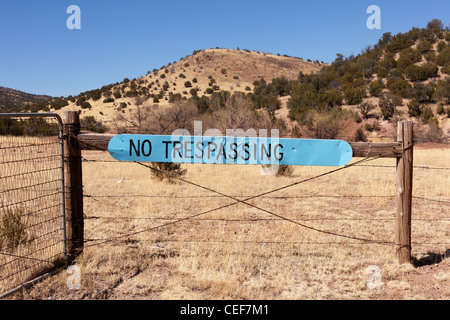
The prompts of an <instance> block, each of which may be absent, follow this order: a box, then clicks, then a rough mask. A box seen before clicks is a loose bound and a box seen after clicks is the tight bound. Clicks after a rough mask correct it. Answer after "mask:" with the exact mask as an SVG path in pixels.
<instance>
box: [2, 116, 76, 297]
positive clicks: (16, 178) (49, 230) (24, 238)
mask: <svg viewBox="0 0 450 320" xmlns="http://www.w3.org/2000/svg"><path fill="white" fill-rule="evenodd" d="M63 140H64V137H63V124H62V120H61V118H60V116H59V115H57V114H54V113H19V114H17V113H15V114H13V113H10V114H1V113H0V298H3V297H6V296H7V295H9V294H11V293H14V292H16V291H17V290H19V289H21V288H23V287H26V286H27V285H28V284H31V283H33V282H34V281H35V280H36V279H38V278H39V277H41V276H42V275H43V274H46V273H48V272H50V271H51V270H54V269H55V268H56V267H58V266H62V265H63V264H64V263H65V261H66V258H67V255H66V245H65V238H66V236H65V218H64V216H65V214H64V213H65V203H64V201H65V195H64V141H63Z"/></svg>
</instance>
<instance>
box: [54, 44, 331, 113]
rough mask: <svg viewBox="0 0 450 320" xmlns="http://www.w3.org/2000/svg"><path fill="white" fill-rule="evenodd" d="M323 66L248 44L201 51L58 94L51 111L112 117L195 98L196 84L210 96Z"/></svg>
mask: <svg viewBox="0 0 450 320" xmlns="http://www.w3.org/2000/svg"><path fill="white" fill-rule="evenodd" d="M322 66H323V64H321V63H319V62H312V61H304V60H302V59H300V58H297V57H290V56H286V55H284V56H282V55H274V54H270V53H263V52H256V51H250V50H246V49H241V50H234V49H205V50H196V51H195V52H194V53H193V54H192V55H189V56H186V57H184V58H182V59H180V60H179V61H175V62H173V63H168V64H167V65H165V66H162V67H161V68H160V69H154V70H153V71H149V72H147V74H146V75H143V76H142V77H139V78H136V79H127V78H125V79H123V81H121V82H120V83H119V82H118V83H115V84H110V85H106V86H103V87H102V88H99V89H94V90H90V91H87V92H82V93H80V94H79V95H78V96H75V97H67V99H64V101H61V99H56V100H54V101H53V102H52V104H51V105H50V110H51V111H55V112H59V113H61V112H62V111H64V110H79V111H81V115H82V116H95V117H96V119H98V120H101V121H103V122H109V121H111V120H112V119H114V117H115V115H117V113H118V112H121V111H122V110H124V108H123V106H126V108H127V109H126V112H127V113H128V112H130V110H133V109H134V108H136V106H137V105H141V104H142V105H147V106H148V105H158V106H161V107H164V106H169V105H170V103H171V101H173V99H174V98H175V99H189V98H191V97H192V93H191V91H192V89H195V90H196V91H197V94H198V95H199V96H202V95H205V96H210V95H211V93H212V92H219V91H221V90H225V91H229V92H231V93H233V92H236V91H240V92H244V93H250V92H252V90H253V88H254V84H253V83H254V82H255V81H258V80H261V79H262V78H264V79H265V80H266V81H267V82H270V81H271V80H272V79H274V78H277V77H282V76H283V77H285V78H287V79H289V80H295V79H297V78H298V75H299V73H300V72H303V73H304V74H310V73H313V72H318V71H319V70H320V69H321V68H322ZM66 101H67V102H68V104H66ZM83 103H84V104H83ZM121 106H122V107H121Z"/></svg>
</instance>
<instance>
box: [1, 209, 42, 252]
mask: <svg viewBox="0 0 450 320" xmlns="http://www.w3.org/2000/svg"><path fill="white" fill-rule="evenodd" d="M2 211H3V212H2V213H1V214H0V215H1V219H0V251H3V250H5V251H6V250H14V249H16V248H17V247H18V246H19V245H21V244H26V243H27V242H30V241H32V240H33V238H34V237H30V236H29V235H28V233H27V231H26V229H27V227H26V222H24V221H23V220H22V218H23V217H25V216H26V215H25V214H24V213H25V212H24V209H22V208H19V209H14V210H13V209H3V210H2Z"/></svg>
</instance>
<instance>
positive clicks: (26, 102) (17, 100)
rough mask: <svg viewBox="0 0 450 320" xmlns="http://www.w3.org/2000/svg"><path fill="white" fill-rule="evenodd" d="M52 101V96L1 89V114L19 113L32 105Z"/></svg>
mask: <svg viewBox="0 0 450 320" xmlns="http://www.w3.org/2000/svg"><path fill="white" fill-rule="evenodd" d="M51 99H53V98H52V97H50V96H45V95H36V94H31V93H26V92H22V91H19V90H14V89H10V88H5V87H0V112H19V111H22V110H24V109H26V108H28V107H30V106H31V105H34V104H41V103H44V102H47V101H50V100H51Z"/></svg>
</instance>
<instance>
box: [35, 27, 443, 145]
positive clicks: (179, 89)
mask: <svg viewBox="0 0 450 320" xmlns="http://www.w3.org/2000/svg"><path fill="white" fill-rule="evenodd" d="M449 75H450V31H449V29H448V27H447V28H444V27H443V24H442V22H441V21H440V20H436V19H435V20H432V21H430V22H429V23H428V25H427V27H426V28H412V29H411V30H410V31H408V32H406V33H399V34H396V35H392V34H391V33H389V32H387V33H385V34H383V36H382V37H381V39H380V40H379V41H378V43H377V44H375V45H373V46H368V47H367V48H365V49H364V50H362V52H361V53H360V54H358V55H356V56H355V55H352V56H349V57H344V56H343V55H341V54H337V57H336V59H335V61H334V62H332V63H331V64H330V65H327V64H321V63H319V62H318V61H316V62H311V61H304V60H302V59H300V58H296V57H289V56H281V55H273V54H269V53H261V52H254V51H249V50H245V49H244V50H239V49H237V50H231V49H208V50H196V51H194V53H193V54H192V55H189V56H186V57H184V58H182V59H180V60H179V61H176V62H173V63H168V64H167V65H165V66H163V67H161V68H160V69H154V70H153V71H151V72H147V74H146V75H144V76H142V77H139V78H136V79H132V80H130V79H127V78H125V79H124V80H123V81H122V82H120V83H115V84H110V85H107V86H104V87H102V88H100V89H95V90H91V91H87V92H83V93H80V94H79V95H78V96H76V97H71V96H70V97H67V98H58V99H54V100H52V101H51V102H50V103H49V104H47V105H46V106H44V107H42V105H41V106H36V108H37V109H43V110H51V111H56V112H62V111H63V110H78V111H79V112H80V113H81V116H82V117H86V116H90V118H91V120H90V121H91V122H92V121H94V122H95V121H97V122H102V123H105V124H107V125H108V126H109V125H111V124H114V125H115V126H116V128H115V129H119V126H118V125H117V121H116V120H117V119H119V120H123V121H122V124H121V126H131V129H136V126H137V125H136V123H137V122H139V130H143V127H142V124H143V123H142V122H144V120H145V122H146V125H147V129H146V130H150V129H149V128H150V127H152V128H153V129H152V130H153V131H151V132H159V129H162V128H163V127H164V128H165V130H166V131H167V130H168V129H167V128H168V127H166V125H169V124H168V123H166V124H165V125H163V124H162V123H161V122H162V120H163V119H168V118H170V117H171V116H172V120H171V122H172V123H176V124H177V125H179V126H180V125H183V126H186V125H187V123H189V122H193V120H194V119H196V120H198V119H200V120H203V121H206V122H207V123H209V125H210V126H211V127H212V128H218V126H224V125H225V124H227V125H230V126H231V125H232V126H237V125H238V123H239V124H240V125H242V126H245V127H248V128H250V127H252V126H253V127H252V128H256V127H259V126H260V127H268V126H271V127H277V128H281V129H283V130H282V131H283V134H284V135H285V136H294V137H313V138H329V139H335V138H345V139H346V140H349V141H350V140H362V141H364V140H367V139H369V140H371V141H377V140H380V139H385V138H387V139H389V140H392V139H393V138H395V135H396V132H395V129H396V128H395V127H396V123H397V121H398V120H412V121H414V122H415V123H416V134H417V138H418V139H417V140H425V141H427V140H428V141H442V140H445V139H448V138H449V137H450V121H449V120H448V119H449V115H450V106H449V105H450V77H449ZM180 103H182V104H190V105H189V106H183V107H181V108H180V107H179V106H178V105H179V104H180ZM138 107H139V108H138ZM174 108H175V109H176V108H178V110H174ZM244 109H246V110H247V111H245V110H244ZM163 110H166V111H167V110H172V111H170V112H171V116H170V112H169V111H167V112H169V113H164V112H166V111H163ZM181 113H183V117H181ZM144 116H145V117H144ZM94 118H95V120H93V119H94ZM144 118H146V119H144ZM181 118H183V121H181V120H180V119H181ZM231 118H233V119H232V120H230V119H231ZM244 119H247V121H244ZM152 121H153V123H151V122H152ZM158 121H159V123H156V122H158ZM181 122H183V123H181ZM158 126H159V129H158V128H157V127H158ZM169 128H170V126H169ZM128 129H130V128H128ZM128 129H124V128H123V127H122V128H120V130H128Z"/></svg>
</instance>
